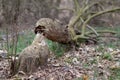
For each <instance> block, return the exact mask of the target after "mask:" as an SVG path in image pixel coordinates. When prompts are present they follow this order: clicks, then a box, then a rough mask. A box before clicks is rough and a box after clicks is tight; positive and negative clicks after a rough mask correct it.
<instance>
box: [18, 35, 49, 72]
mask: <svg viewBox="0 0 120 80" xmlns="http://www.w3.org/2000/svg"><path fill="white" fill-rule="evenodd" d="M49 53H50V52H49V49H48V46H47V44H46V42H45V37H44V36H43V35H42V34H40V33H37V34H36V36H35V38H34V40H33V42H32V44H31V45H30V46H28V47H26V48H25V49H24V50H23V51H22V52H21V53H20V55H19V70H18V71H23V72H25V73H27V74H30V73H32V72H34V71H35V70H36V69H37V68H38V67H39V66H40V65H41V66H43V65H46V64H47V59H48V56H49Z"/></svg>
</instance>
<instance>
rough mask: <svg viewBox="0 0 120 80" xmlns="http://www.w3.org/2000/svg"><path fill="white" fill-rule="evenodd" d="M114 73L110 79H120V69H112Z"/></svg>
mask: <svg viewBox="0 0 120 80" xmlns="http://www.w3.org/2000/svg"><path fill="white" fill-rule="evenodd" d="M111 73H112V75H111V76H110V77H109V80H120V69H113V70H111Z"/></svg>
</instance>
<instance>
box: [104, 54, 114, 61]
mask: <svg viewBox="0 0 120 80" xmlns="http://www.w3.org/2000/svg"><path fill="white" fill-rule="evenodd" d="M102 58H103V59H108V60H112V55H111V54H110V53H103V55H102Z"/></svg>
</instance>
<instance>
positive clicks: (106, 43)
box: [0, 0, 120, 80]
mask: <svg viewBox="0 0 120 80" xmlns="http://www.w3.org/2000/svg"><path fill="white" fill-rule="evenodd" d="M78 1H79V4H80V5H81V6H82V5H83V3H82V2H83V1H84V0H78ZM86 1H88V3H89V4H91V3H94V2H97V1H101V7H100V6H98V5H94V7H93V8H91V9H92V11H96V12H97V11H101V10H103V9H109V8H115V7H120V0H86ZM74 7H75V6H74V2H73V0H0V50H1V51H3V52H4V53H9V54H5V55H3V54H0V55H1V56H2V57H6V56H7V55H18V54H19V53H20V52H21V51H22V50H23V49H24V48H25V47H26V46H28V45H29V44H31V42H32V40H33V38H34V36H35V34H34V27H35V23H36V22H37V20H39V19H40V18H51V19H53V20H56V19H58V20H60V21H61V23H62V24H64V25H66V24H68V23H69V20H70V19H71V17H72V16H73V15H74V14H73V13H72V11H71V10H72V9H73V8H74ZM86 15H87V14H86ZM89 24H90V26H92V27H94V28H95V29H98V30H99V29H100V30H104V29H110V30H115V31H116V32H117V37H118V38H119V39H116V38H112V37H109V38H108V37H106V38H105V37H104V38H102V40H100V41H99V44H97V47H99V48H96V46H95V47H92V48H89V49H90V51H92V50H91V49H93V48H94V49H97V50H98V52H99V51H100V52H103V53H105V54H104V55H102V59H107V60H108V61H109V60H111V59H112V58H111V55H109V54H108V53H109V52H111V50H112V51H114V50H115V51H117V50H118V52H119V53H120V51H119V49H120V12H119V11H117V12H114V13H107V14H104V15H101V16H98V17H95V18H94V19H92V20H91V21H90V22H89ZM48 44H49V47H50V49H51V50H52V51H54V52H55V54H56V55H57V56H61V55H62V54H63V53H64V46H63V45H59V44H57V43H54V42H52V41H49V40H48ZM106 47H107V48H106ZM84 48H85V50H87V49H88V48H86V47H82V49H84ZM88 51H89V50H88ZM74 53H75V52H74ZM91 53H92V52H91ZM98 54H99V53H98ZM71 55H72V54H71ZM71 55H70V56H71ZM90 55H91V54H90ZM88 56H89V55H85V56H84V57H88ZM119 56H120V55H119V54H118V61H117V62H116V63H115V64H119V66H120V60H119ZM64 57H66V56H64ZM74 57H75V56H74ZM74 57H72V59H74ZM91 58H93V56H92V57H91ZM81 59H82V56H81ZM67 61H68V62H70V61H71V59H70V60H67ZM88 61H89V60H88ZM3 63H4V61H3ZM88 63H89V62H88ZM93 63H94V62H93ZM100 63H101V64H102V60H101V62H100ZM111 63H112V62H111ZM0 64H1V65H2V63H0ZM105 64H106V63H105ZM107 64H109V63H107ZM5 65H6V64H5ZM84 66H85V71H86V66H88V65H87V64H85V65H84ZM100 66H102V67H103V66H104V65H103V64H102V65H100ZM104 67H106V66H104ZM90 69H91V68H90ZM71 71H72V70H71ZM103 71H105V72H107V70H104V69H103ZM83 72H84V71H83ZM73 73H74V72H73ZM108 73H110V72H109V71H108ZM113 73H114V75H113V76H112V77H110V78H109V79H110V80H119V79H120V68H119V69H115V70H113ZM0 74H1V75H3V74H2V72H1V73H0ZM53 75H54V73H53ZM95 75H96V76H97V79H98V80H100V79H101V78H99V75H98V74H95ZM105 75H107V73H105ZM96 76H95V77H96ZM72 79H73V78H72ZM107 79H108V77H107V78H105V80H107ZM51 80H52V79H51ZM60 80H62V79H60ZM76 80H81V78H79V79H78V78H77V79H76ZM84 80H88V79H84ZM101 80H102V79H101Z"/></svg>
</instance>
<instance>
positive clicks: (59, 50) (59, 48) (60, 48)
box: [46, 39, 66, 57]
mask: <svg viewBox="0 0 120 80" xmlns="http://www.w3.org/2000/svg"><path fill="white" fill-rule="evenodd" d="M46 42H47V43H48V46H49V49H50V50H51V51H52V52H54V53H55V55H56V57H60V56H62V55H63V53H64V52H65V50H66V45H63V44H60V43H57V42H53V41H51V40H48V39H47V40H46Z"/></svg>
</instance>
